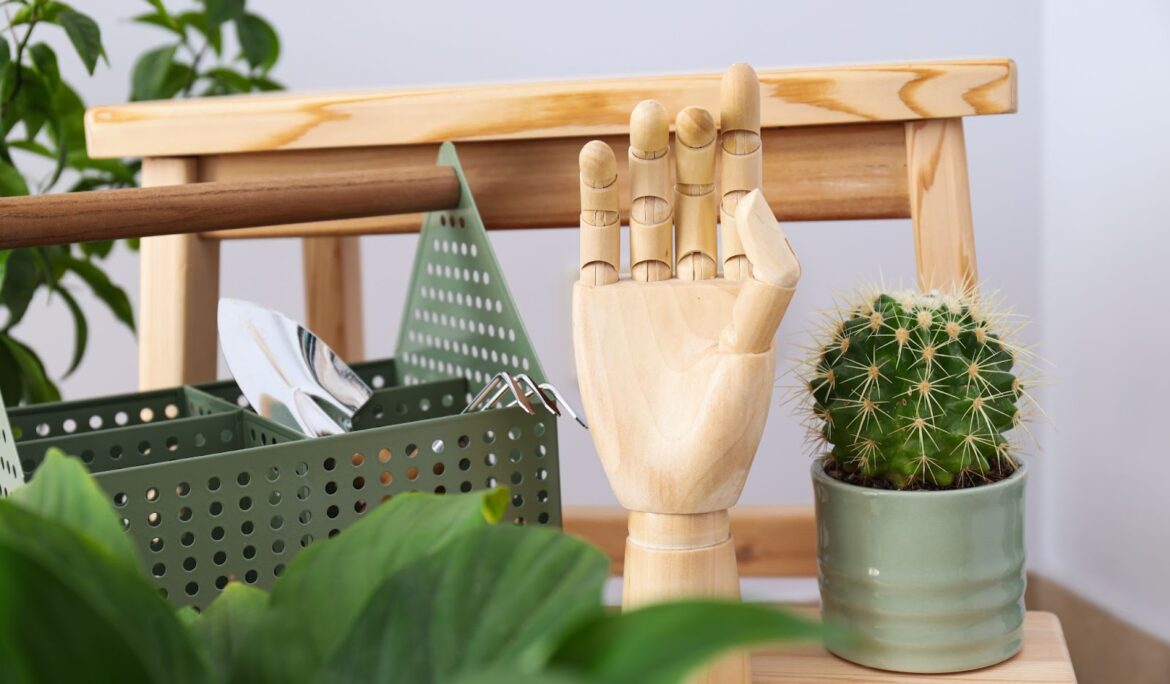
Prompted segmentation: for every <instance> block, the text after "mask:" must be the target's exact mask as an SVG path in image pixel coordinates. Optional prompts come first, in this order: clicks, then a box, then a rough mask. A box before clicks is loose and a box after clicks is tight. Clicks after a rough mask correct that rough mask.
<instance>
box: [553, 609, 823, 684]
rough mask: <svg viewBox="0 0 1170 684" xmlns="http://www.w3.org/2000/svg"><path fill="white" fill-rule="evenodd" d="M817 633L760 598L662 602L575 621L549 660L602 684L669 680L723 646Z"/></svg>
mask: <svg viewBox="0 0 1170 684" xmlns="http://www.w3.org/2000/svg"><path fill="white" fill-rule="evenodd" d="M820 634H821V627H820V625H818V624H817V623H815V622H812V621H809V620H805V619H803V618H799V617H797V616H794V615H790V614H788V613H784V612H781V611H778V610H776V609H774V608H770V607H768V606H764V605H760V604H752V603H739V602H731V601H701V600H692V601H680V602H677V603H662V604H657V605H652V606H648V607H646V608H640V609H637V610H632V611H628V612H624V613H606V614H604V615H600V616H598V617H596V618H595V619H594V620H592V621H590V622H588V623H585V624H582V625H581V626H580V627H578V629H577V630H575V631H574V632H573V633H572V634H570V635H569V636H568V637H567V638H566V639H565V640H564V641H563V642H562V643H561V647H560V649H558V650H557V652H556V654H555V655H554V656H553V658H552V661H551V664H552V665H554V666H556V667H560V668H564V669H566V670H573V671H577V672H579V673H581V674H583V675H586V676H588V677H590V678H593V679H596V680H598V681H603V682H607V683H608V684H676V683H677V682H680V681H682V680H683V678H684V677H685V676H686V675H687V674H688V673H690V672H692V671H693V670H694V669H695V668H696V667H698V666H700V665H702V664H703V663H705V662H707V661H709V660H711V659H712V658H713V657H714V656H716V655H718V654H720V653H722V652H723V651H726V650H728V649H732V648H736V647H744V646H751V645H760V644H765V643H768V642H774V641H783V640H794V639H812V638H815V637H818V636H820Z"/></svg>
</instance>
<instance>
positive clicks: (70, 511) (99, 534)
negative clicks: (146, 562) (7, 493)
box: [12, 447, 137, 570]
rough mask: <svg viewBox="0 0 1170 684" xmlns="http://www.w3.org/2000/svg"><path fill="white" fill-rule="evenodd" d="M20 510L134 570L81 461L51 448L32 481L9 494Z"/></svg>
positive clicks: (124, 539) (125, 539) (129, 548)
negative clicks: (60, 527) (78, 537)
mask: <svg viewBox="0 0 1170 684" xmlns="http://www.w3.org/2000/svg"><path fill="white" fill-rule="evenodd" d="M12 500H13V501H15V502H16V503H18V504H20V506H21V507H22V508H25V509H27V510H29V511H32V512H34V513H37V514H39V515H42V516H44V517H46V518H49V519H51V520H56V521H58V522H60V523H61V524H63V525H66V526H67V527H70V528H72V529H73V530H74V531H75V532H77V533H78V534H84V535H86V536H88V537H90V538H91V539H92V541H93V542H94V544H95V545H96V546H97V547H98V548H100V549H102V550H103V551H105V552H106V553H108V554H109V555H110V558H111V559H113V561H114V562H117V563H121V564H122V565H124V566H125V567H127V568H129V569H131V570H134V569H135V568H137V555H136V554H135V552H134V544H133V543H132V542H131V541H130V536H129V535H128V534H126V531H125V530H123V529H122V523H121V521H120V520H119V519H118V515H117V514H116V513H115V512H114V508H113V506H111V505H110V500H109V498H108V497H107V496H106V493H105V492H104V491H102V490H101V488H99V487H98V486H97V484H96V483H95V482H94V481H93V478H91V477H90V476H89V471H87V470H86V469H85V466H84V465H82V464H81V461H79V460H77V459H76V458H73V457H71V456H66V455H65V454H64V453H63V452H62V451H61V450H60V449H57V448H55V447H50V448H49V449H48V451H46V452H45V460H44V462H43V463H41V465H40V467H38V468H37V470H36V472H35V473H34V474H33V478H32V480H30V481H29V483H28V484H26V485H25V486H23V487H20V488H18V489H16V490H15V491H13V492H12Z"/></svg>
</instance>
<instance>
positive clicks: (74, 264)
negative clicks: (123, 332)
mask: <svg viewBox="0 0 1170 684" xmlns="http://www.w3.org/2000/svg"><path fill="white" fill-rule="evenodd" d="M65 265H66V267H67V268H68V270H70V271H73V272H74V273H76V274H77V275H78V277H80V278H81V279H82V280H83V281H85V284H86V285H88V286H89V289H90V290H93V293H94V294H95V295H97V297H98V299H100V300H102V301H103V302H105V303H106V306H108V307H110V311H112V312H113V314H114V316H115V317H116V318H117V319H118V320H119V321H122V322H123V323H125V324H126V327H128V328H130V329H131V330H133V329H134V307H132V306H131V305H130V298H129V297H127V296H126V291H125V290H123V289H122V288H120V287H118V286H117V285H115V284H114V283H113V282H112V281H111V280H110V278H109V276H107V275H106V274H105V273H104V272H102V270H101V269H100V268H98V267H97V266H96V265H95V264H94V263H93V262H91V261H88V260H85V259H78V258H76V257H72V256H70V257H66V258H65Z"/></svg>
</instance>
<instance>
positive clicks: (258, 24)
mask: <svg viewBox="0 0 1170 684" xmlns="http://www.w3.org/2000/svg"><path fill="white" fill-rule="evenodd" d="M236 37H237V38H239V41H240V49H242V50H243V52H244V59H245V60H247V62H248V65H249V66H251V67H252V68H253V69H259V70H260V71H261V72H267V71H268V70H269V69H271V68H272V65H273V64H276V60H277V59H279V58H280V38H279V37H277V35H276V31H275V30H274V29H273V28H272V25H271V24H269V23H268V22H266V21H264V20H263V19H261V18H260V17H258V16H256V15H255V14H245V15H244V16H242V17H240V18H239V19H237V20H236Z"/></svg>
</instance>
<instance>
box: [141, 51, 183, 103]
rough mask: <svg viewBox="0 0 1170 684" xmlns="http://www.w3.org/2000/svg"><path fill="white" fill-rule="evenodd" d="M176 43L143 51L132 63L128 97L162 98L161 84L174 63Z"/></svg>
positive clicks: (164, 81)
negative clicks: (132, 68)
mask: <svg viewBox="0 0 1170 684" xmlns="http://www.w3.org/2000/svg"><path fill="white" fill-rule="evenodd" d="M177 48H178V46H176V45H166V46H163V47H160V48H155V49H154V50H150V51H149V52H146V53H144V54H143V55H142V56H141V57H139V58H138V61H137V62H136V63H135V64H134V75H133V76H132V77H131V88H130V99H132V100H158V99H161V98H163V97H164V96H163V94H162V92H163V86H164V84H165V83H166V80H167V75H168V74H169V73H170V71H171V66H172V65H173V64H174V63H175V50H176V49H177Z"/></svg>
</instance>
